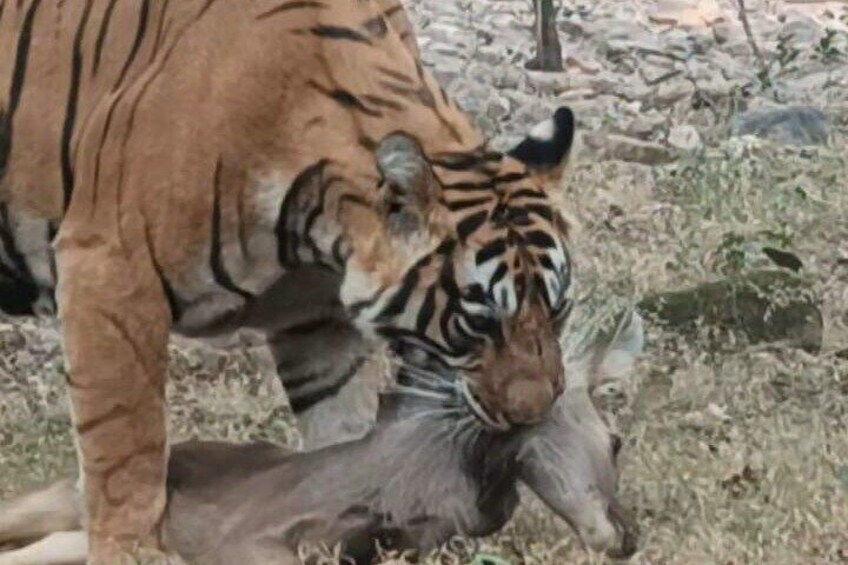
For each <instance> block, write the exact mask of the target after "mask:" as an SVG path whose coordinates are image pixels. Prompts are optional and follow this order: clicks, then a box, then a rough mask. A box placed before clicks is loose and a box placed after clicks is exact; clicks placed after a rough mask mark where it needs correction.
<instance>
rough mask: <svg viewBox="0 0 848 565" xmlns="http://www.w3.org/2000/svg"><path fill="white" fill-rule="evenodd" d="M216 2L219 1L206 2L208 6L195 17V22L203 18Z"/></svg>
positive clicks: (205, 5)
mask: <svg viewBox="0 0 848 565" xmlns="http://www.w3.org/2000/svg"><path fill="white" fill-rule="evenodd" d="M216 1H217V0H206V4H204V5H203V7H202V8H201V9H200V11H199V12H197V16H195V21H197V20H199V19H200V18H202V17H203V16H204V15H205V14H206V12H207V11H208V10H209V8H211V7H212V4H214V3H215V2H216Z"/></svg>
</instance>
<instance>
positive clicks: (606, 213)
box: [0, 142, 848, 564]
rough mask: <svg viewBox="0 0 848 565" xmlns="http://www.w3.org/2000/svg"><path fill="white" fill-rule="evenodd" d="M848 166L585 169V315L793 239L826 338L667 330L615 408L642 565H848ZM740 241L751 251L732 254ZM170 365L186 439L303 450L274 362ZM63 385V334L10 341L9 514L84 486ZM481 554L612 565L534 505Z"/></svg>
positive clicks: (744, 262) (455, 557)
mask: <svg viewBox="0 0 848 565" xmlns="http://www.w3.org/2000/svg"><path fill="white" fill-rule="evenodd" d="M845 155H846V151H845V147H840V148H839V149H833V150H816V151H797V150H795V151H788V150H784V149H777V148H774V147H768V146H761V145H758V144H756V143H754V144H751V143H743V142H729V143H727V144H725V145H724V146H723V147H722V148H720V149H713V150H710V151H708V152H704V153H702V154H699V155H695V156H692V157H689V158H686V159H684V160H683V161H681V162H680V163H678V164H677V165H674V166H671V167H669V168H665V169H650V168H647V167H643V166H636V165H625V164H621V163H602V164H590V163H585V164H579V163H578V164H577V166H576V170H575V171H574V173H573V175H572V178H571V180H570V182H569V184H568V187H569V188H568V189H567V192H566V203H567V204H566V205H567V208H568V210H569V212H570V213H571V214H572V215H573V216H574V217H575V219H576V221H577V223H578V224H579V225H580V227H581V229H580V230H579V231H578V233H577V234H576V235H575V241H576V243H575V248H576V250H577V253H576V255H577V257H576V258H577V260H578V261H579V263H578V264H579V269H580V273H581V280H582V283H583V286H582V287H581V290H580V294H581V296H582V298H583V300H584V302H586V303H587V304H590V305H593V306H594V307H596V308H599V309H600V310H601V311H611V310H614V309H615V308H616V307H617V306H618V305H620V304H628V303H632V302H635V301H636V299H637V297H639V296H642V295H644V294H645V293H648V292H652V291H658V290H665V289H677V288H680V287H683V286H688V285H692V284H696V283H698V282H701V281H705V280H712V279H714V278H716V277H717V276H719V274H720V273H723V272H728V271H733V270H738V269H750V268H755V267H758V266H760V265H762V264H766V263H767V259H766V258H765V257H763V256H762V255H761V254H760V253H759V252H758V244H761V243H774V241H775V240H776V239H777V240H781V241H780V243H782V244H783V245H787V246H788V247H789V248H790V249H791V250H792V251H794V252H795V253H797V254H798V255H799V256H800V257H801V258H802V259H803V261H804V263H805V265H806V271H807V275H808V276H809V277H810V278H811V279H812V280H813V281H814V291H815V292H816V293H817V295H819V296H820V297H821V298H822V301H823V305H824V313H825V317H826V323H827V331H826V344H825V350H824V351H823V352H822V354H820V355H817V356H812V355H809V354H806V353H802V352H797V351H786V350H782V349H781V348H780V347H774V348H771V349H769V348H763V347H757V348H754V347H745V346H744V344H731V343H728V348H727V351H725V352H723V353H708V352H706V350H705V349H704V348H703V347H699V343H698V342H697V341H695V342H692V341H691V340H690V341H689V342H686V341H684V340H682V339H678V338H677V337H676V336H674V335H673V334H670V333H667V332H664V331H662V330H660V329H659V328H650V334H651V336H650V337H651V344H652V347H651V349H650V351H649V354H648V355H647V356H646V359H645V360H644V362H643V363H642V364H641V368H640V373H639V376H638V377H639V378H638V381H636V382H634V383H633V386H632V387H630V388H629V389H628V390H629V394H628V395H626V396H625V398H624V400H623V401H622V400H621V399H613V400H616V401H615V402H612V403H611V405H612V406H614V410H613V413H612V417H613V418H614V420H615V421H616V424H617V425H618V426H619V427H620V428H621V429H622V430H623V431H624V434H625V437H626V439H627V442H626V448H625V450H624V459H623V468H622V472H623V478H622V487H621V488H622V491H623V494H622V498H623V500H624V502H625V504H626V505H627V506H628V507H630V508H632V510H633V512H634V513H635V514H636V515H637V516H638V521H639V523H640V525H641V528H642V534H643V537H642V546H641V550H640V552H639V553H638V554H637V556H636V558H635V560H634V562H636V563H652V564H653V563H681V564H683V563H686V564H691V563H722V564H729V563H734V564H735V563H773V564H796V563H797V564H802V563H803V564H807V563H845V562H848V361H846V360H843V359H840V358H839V356H838V355H837V354H836V352H837V351H839V350H842V349H845V348H846V347H848V264H846V263H848V182H846V180H845V179H846V178H848V162H846V159H845ZM728 233H732V234H736V235H738V236H739V237H738V238H736V240H737V241H739V242H741V243H736V244H734V246H732V247H733V249H731V251H734V252H733V253H727V252H726V251H727V249H725V251H724V252H718V250H719V249H720V248H721V247H722V245H721V244H722V242H723V241H727V238H726V237H725V236H726V234H728ZM725 248H727V245H725ZM731 346H732V347H731ZM172 354H173V355H172V359H173V363H172V380H171V390H170V393H171V398H172V410H171V416H172V430H173V431H174V433H175V435H176V436H177V437H179V438H186V437H189V436H202V437H217V438H231V439H236V438H238V439H254V438H258V437H270V438H272V439H275V440H277V441H295V438H296V434H295V433H294V432H293V429H292V427H291V423H290V420H289V419H288V415H287V411H286V410H285V409H284V408H282V406H284V399H283V395H282V392H281V391H280V389H279V387H278V385H277V384H276V381H275V380H274V378H273V370H272V367H271V366H270V365H269V364H268V360H267V359H266V358H265V357H264V356H263V355H262V354H260V353H258V352H256V351H243V352H240V353H220V352H212V351H209V350H207V349H199V348H186V347H176V346H175V347H173V348H172ZM63 380H64V377H63V372H62V365H61V358H60V350H59V346H58V341H57V333H56V331H55V328H54V327H53V326H52V325H51V323H49V322H34V321H23V322H21V321H15V322H4V323H0V469H2V472H0V496H6V495H10V494H12V493H15V492H18V491H19V490H21V489H23V488H26V487H29V486H33V485H36V484H41V483H43V482H45V481H46V480H49V479H51V478H54V477H57V476H59V475H62V474H65V473H68V472H70V471H72V470H73V468H74V465H75V464H74V460H73V450H72V446H71V441H70V437H69V435H68V419H67V411H66V401H65V398H64V392H63ZM637 385H638V386H637ZM482 554H491V555H495V556H499V557H500V558H503V559H506V560H508V561H509V562H515V563H527V564H536V563H566V562H567V563H600V562H604V560H603V558H601V557H599V556H592V555H589V554H587V553H586V552H584V551H583V550H582V549H581V548H580V547H579V545H578V544H577V543H576V541H575V539H574V538H573V537H572V536H571V535H570V533H568V531H567V528H566V527H565V526H564V525H563V524H562V523H559V522H557V521H556V520H555V519H554V518H553V517H552V516H551V515H550V514H549V513H547V511H545V510H544V509H543V508H542V507H541V506H540V504H539V503H537V502H535V501H529V502H528V504H526V505H525V506H524V507H523V508H522V509H521V511H520V512H519V515H518V516H517V517H516V519H515V520H514V521H513V522H512V524H511V525H509V526H508V527H507V528H506V530H505V531H504V532H502V533H501V534H500V535H498V536H496V537H495V538H493V539H489V540H484V541H483V542H481V543H480V544H479V545H473V544H469V543H465V544H464V545H462V546H461V547H454V549H453V551H446V552H444V553H443V554H440V555H439V556H435V557H434V558H433V561H434V562H440V563H468V562H471V561H473V560H474V556H475V555H477V556H478V557H479V556H480V555H482ZM387 562H391V560H389V561H387ZM478 562H480V563H482V562H484V561H483V560H481V559H478Z"/></svg>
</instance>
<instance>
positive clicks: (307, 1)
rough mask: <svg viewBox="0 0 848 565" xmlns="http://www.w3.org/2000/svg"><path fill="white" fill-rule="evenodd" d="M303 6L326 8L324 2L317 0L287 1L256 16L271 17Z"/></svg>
mask: <svg viewBox="0 0 848 565" xmlns="http://www.w3.org/2000/svg"><path fill="white" fill-rule="evenodd" d="M302 8H318V9H321V10H323V9H324V8H326V6H325V5H324V3H323V2H315V1H314V0H301V1H299V2H286V3H285V4H282V5H280V6H277V7H276V8H271V9H270V10H268V11H267V12H262V13H261V14H259V15H258V16H256V19H257V20H264V19H265V18H270V17H271V16H273V15H275V14H279V13H281V12H288V11H289V10H300V9H302Z"/></svg>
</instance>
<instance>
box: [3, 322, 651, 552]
mask: <svg viewBox="0 0 848 565" xmlns="http://www.w3.org/2000/svg"><path fill="white" fill-rule="evenodd" d="M643 345H644V332H643V328H642V320H641V318H640V317H639V316H638V314H635V313H630V314H629V315H627V316H625V317H623V318H622V319H621V321H620V323H619V324H618V326H617V328H616V330H615V331H614V332H612V334H610V335H601V336H600V337H598V336H596V337H595V340H594V342H592V343H590V344H589V345H588V346H585V347H582V348H580V351H578V352H577V353H573V354H571V356H570V358H568V359H566V360H565V363H566V365H567V367H568V370H569V374H570V375H571V379H570V383H569V386H568V387H567V389H566V392H565V393H564V394H563V395H562V396H561V397H560V398H559V399H558V400H557V402H556V404H555V405H554V406H553V408H552V410H551V411H550V413H549V414H548V416H547V418H545V419H544V420H543V421H542V422H540V423H538V424H533V425H528V426H524V427H522V428H516V429H513V430H510V431H506V432H494V431H492V430H490V429H488V428H485V427H482V426H480V425H479V424H477V422H476V420H475V419H474V418H473V415H472V414H471V413H470V411H469V409H468V408H467V407H466V405H465V404H464V403H462V402H459V401H457V400H456V399H457V398H458V397H459V396H460V394H461V393H457V392H452V393H450V394H448V393H446V392H445V390H446V387H450V386H453V385H452V384H451V383H450V381H449V379H445V378H444V377H438V378H433V376H432V375H422V374H415V375H404V374H398V375H397V384H396V385H395V386H394V387H393V388H391V389H390V390H388V391H386V392H383V393H382V394H381V396H380V402H379V408H378V413H377V416H376V421H375V423H374V425H373V428H372V429H371V430H370V431H369V432H368V433H367V434H366V435H365V436H364V437H360V438H357V439H353V440H349V441H344V442H342V443H336V444H333V445H329V446H326V447H323V448H320V449H317V450H314V451H307V452H295V451H292V450H289V449H286V448H284V447H280V446H277V445H274V444H271V443H262V442H258V443H247V444H232V443H222V442H215V441H197V440H194V441H188V442H184V443H178V444H176V445H175V446H173V448H172V456H171V459H170V463H169V469H168V505H167V512H166V514H165V517H164V520H163V523H162V524H161V526H160V531H159V534H160V536H161V540H162V542H163V544H164V546H165V548H166V549H167V551H168V552H169V554H172V555H176V556H178V558H179V559H180V560H182V561H183V562H185V563H188V564H191V565H232V564H234V563H237V564H239V565H253V564H256V565H262V564H271V563H273V564H285V565H288V564H295V563H300V562H301V561H300V558H299V557H298V556H299V551H301V550H302V548H303V546H304V544H321V545H323V546H325V547H336V548H337V550H338V552H339V554H340V555H341V556H343V557H344V559H345V560H346V562H351V563H357V564H359V563H371V562H372V560H373V559H374V558H375V557H376V555H377V554H378V551H379V549H380V548H382V549H383V550H398V551H404V550H411V551H413V552H419V553H423V552H427V551H429V550H432V549H434V548H437V547H438V546H439V545H441V544H443V543H445V542H446V541H448V540H449V539H450V538H452V537H453V536H455V535H464V536H470V537H482V536H487V535H491V534H493V533H495V532H497V531H498V530H500V529H501V528H502V527H503V526H504V525H505V524H506V523H507V522H508V521H509V520H510V518H511V517H512V515H513V513H514V512H515V510H516V508H517V507H518V505H519V498H520V496H519V491H518V485H519V484H520V483H523V484H524V485H526V486H527V487H529V490H530V491H532V492H533V493H535V494H536V495H537V496H538V497H539V498H540V499H541V500H542V501H543V503H544V504H545V505H546V506H547V507H548V508H549V509H550V510H552V511H553V512H554V513H555V514H556V515H558V516H559V517H561V518H562V519H563V520H564V521H565V522H566V523H567V524H568V525H570V526H571V528H572V529H573V530H574V531H575V532H576V534H577V536H578V537H579V538H580V540H581V541H582V543H583V544H584V545H585V546H586V547H587V548H589V549H591V550H593V551H597V552H605V553H607V554H608V555H609V556H610V557H613V558H621V559H624V558H629V557H630V556H632V555H633V554H634V553H635V551H636V550H637V546H638V534H637V528H636V527H635V525H634V524H633V523H632V521H631V520H630V519H629V518H628V516H627V512H625V510H624V509H623V507H622V504H621V503H620V502H619V501H618V498H617V492H616V491H617V488H618V476H619V472H618V467H617V458H618V454H619V450H620V449H621V440H620V438H618V437H617V436H616V435H615V434H613V433H612V432H611V431H610V428H609V427H608V426H607V424H606V422H605V421H604V419H603V418H602V417H601V415H600V412H599V411H598V409H597V408H596V406H595V403H594V401H593V398H592V391H593V390H594V388H595V387H596V386H597V385H598V384H599V383H602V382H604V381H606V380H608V379H610V378H622V375H625V374H627V373H629V372H630V371H631V370H632V368H633V365H634V363H635V360H636V358H637V357H638V355H639V354H640V353H641V351H642V349H643ZM425 381H426V383H427V384H429V386H423V384H422V383H423V382H425ZM84 522H85V516H84V511H83V502H82V498H81V496H80V493H79V490H78V488H77V484H76V482H75V481H74V480H73V479H64V480H61V481H59V482H56V483H54V484H52V485H50V486H49V487H47V488H45V489H42V490H40V491H37V492H34V493H31V494H29V495H25V496H23V497H21V498H19V499H17V500H13V501H11V502H9V503H7V504H5V505H0V547H2V546H3V545H4V544H6V545H7V546H8V545H10V544H11V545H13V546H15V547H16V549H14V550H11V551H7V552H5V553H0V565H36V564H37V565H76V564H84V563H85V559H86V551H87V538H86V534H85V530H84ZM26 544H29V545H26Z"/></svg>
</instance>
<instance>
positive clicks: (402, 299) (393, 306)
mask: <svg viewBox="0 0 848 565" xmlns="http://www.w3.org/2000/svg"><path fill="white" fill-rule="evenodd" d="M420 280H421V277H420V275H419V274H418V267H417V266H416V267H413V268H412V269H411V270H410V271H409V272H408V273H407V274H406V276H405V277H404V278H403V283H401V287H400V290H398V291H397V292H396V293H395V295H394V296H392V298H391V299H390V300H389V303H388V304H387V305H386V307H385V308H383V311H382V312H380V318H381V319H386V318H392V317H394V316H397V315H399V314H401V313H402V312H403V311H404V310H405V309H406V306H407V304H408V303H409V298H410V297H411V296H412V293H413V292H415V288H416V287H417V286H418V283H419V282H420Z"/></svg>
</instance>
